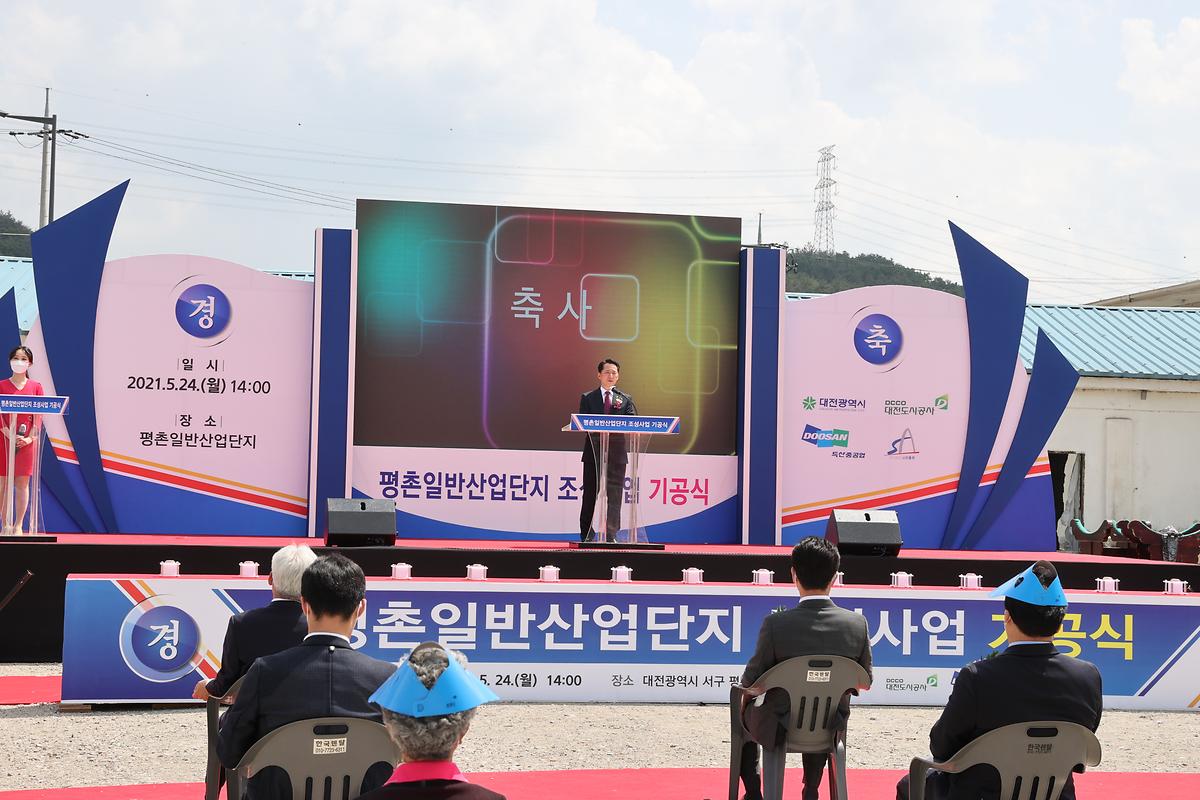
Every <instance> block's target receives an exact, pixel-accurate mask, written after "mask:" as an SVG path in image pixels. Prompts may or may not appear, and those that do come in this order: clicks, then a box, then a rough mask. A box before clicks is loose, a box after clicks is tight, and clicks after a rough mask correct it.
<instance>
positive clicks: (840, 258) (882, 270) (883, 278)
mask: <svg viewBox="0 0 1200 800" xmlns="http://www.w3.org/2000/svg"><path fill="white" fill-rule="evenodd" d="M786 281H787V283H786V286H787V290H788V291H789V292H804V293H811V294H832V293H833V292H840V291H842V290H844V289H857V288H858V287H860V286H888V285H892V286H894V285H899V286H922V287H925V288H927V289H937V290H938V291H941V292H949V293H950V294H956V295H959V296H961V295H962V293H963V288H962V286H960V285H959V284H957V283H955V282H954V281H948V280H944V279H942V278H935V277H933V276H931V275H929V273H927V272H922V271H921V270H919V269H912V268H911V267H906V266H904V265H903V264H897V263H896V262H895V261H893V260H892V259H890V258H887V257H885V256H880V255H874V254H868V253H862V254H860V255H857V256H852V255H850V254H849V253H846V252H841V253H818V252H816V251H814V250H813V249H812V248H811V247H804V248H799V249H791V250H788V252H787V278H786Z"/></svg>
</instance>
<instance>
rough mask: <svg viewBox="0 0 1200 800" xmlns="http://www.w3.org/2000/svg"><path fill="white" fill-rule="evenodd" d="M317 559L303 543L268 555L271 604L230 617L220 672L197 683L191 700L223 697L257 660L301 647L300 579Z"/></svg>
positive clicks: (303, 628)
mask: <svg viewBox="0 0 1200 800" xmlns="http://www.w3.org/2000/svg"><path fill="white" fill-rule="evenodd" d="M316 560H317V554H316V553H314V552H313V551H312V549H311V548H310V547H309V546H308V545H305V544H289V545H288V546H287V547H284V548H282V549H280V550H276V551H275V555H273V556H271V574H270V575H269V576H268V577H267V582H268V583H269V584H271V602H270V603H268V604H267V605H265V606H263V607H262V608H252V609H250V610H249V611H243V612H242V613H240V614H234V615H233V616H232V617H230V618H229V627H228V628H226V629H225V645H224V646H223V647H222V649H221V669H220V670H218V671H217V676H216V677H215V678H213V679H212V680H211V681H210V680H202V681H200V682H199V683H197V684H196V688H195V689H193V690H192V697H194V698H196V699H197V700H207V699H208V698H209V696H210V695H211V696H212V697H224V696H225V693H226V692H227V691H229V687H230V686H233V684H235V683H236V682H237V680H238V678H240V677H242V676H243V675H245V674H246V671H247V670H248V669H250V665H251V664H253V663H254V660H255V659H256V658H258V657H259V656H269V655H271V654H272V653H278V652H279V651H280V650H286V649H288V648H289V647H295V646H296V645H298V644H300V642H301V640H302V639H304V634H306V633H308V620H307V619H305V617H304V611H303V609H301V608H300V577H301V576H302V575H304V570H306V569H308V565H309V564H311V563H312V562H314V561H316Z"/></svg>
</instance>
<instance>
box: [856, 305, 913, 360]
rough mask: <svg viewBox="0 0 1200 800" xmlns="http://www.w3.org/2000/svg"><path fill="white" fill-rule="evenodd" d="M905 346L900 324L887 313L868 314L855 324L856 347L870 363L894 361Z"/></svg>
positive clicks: (860, 354)
mask: <svg viewBox="0 0 1200 800" xmlns="http://www.w3.org/2000/svg"><path fill="white" fill-rule="evenodd" d="M903 346H904V334H903V333H902V332H901V331H900V325H899V324H897V322H896V320H894V319H892V318H891V317H889V316H888V315H887V314H868V315H867V316H865V317H863V318H862V319H861V320H859V321H858V324H857V325H855V326H854V349H855V350H856V351H857V352H858V354H859V356H861V357H862V359H863V361H866V362H868V363H870V364H888V363H890V362H892V361H894V360H895V359H896V356H898V355H900V350H901V348H902V347H903Z"/></svg>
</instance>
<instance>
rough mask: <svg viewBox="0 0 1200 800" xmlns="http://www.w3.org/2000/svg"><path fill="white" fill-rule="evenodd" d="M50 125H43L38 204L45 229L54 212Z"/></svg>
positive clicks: (39, 214) (47, 114)
mask: <svg viewBox="0 0 1200 800" xmlns="http://www.w3.org/2000/svg"><path fill="white" fill-rule="evenodd" d="M43 116H44V118H45V119H47V120H49V119H50V87H49V86H47V87H46V113H45V114H44V115H43ZM50 138H51V137H50V123H49V122H43V123H42V193H41V202H40V203H39V204H38V227H39V228H44V227H46V226H47V225H49V224H50V219H51V217H52V216H53V214H54V212H53V210H52V209H51V205H50V204H51V200H50V150H51V147H50Z"/></svg>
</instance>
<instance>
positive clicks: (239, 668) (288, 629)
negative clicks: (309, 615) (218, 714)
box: [208, 600, 308, 697]
mask: <svg viewBox="0 0 1200 800" xmlns="http://www.w3.org/2000/svg"><path fill="white" fill-rule="evenodd" d="M307 633H308V620H306V619H305V618H304V612H303V611H302V610H301V609H300V601H299V600H272V601H271V602H270V603H268V604H267V605H265V606H263V607H262V608H252V609H250V610H249V611H243V612H242V613H241V614H235V615H233V616H232V617H230V618H229V627H228V628H226V630H225V644H224V646H223V647H222V649H221V669H220V670H219V671H218V672H217V676H216V677H215V678H213V679H212V680H211V681H209V682H208V693H209V694H211V695H212V696H213V697H222V696H224V694H225V693H226V692H227V691H229V687H230V686H232V685H233V684H234V683H235V682H237V679H238V678H240V677H242V676H243V675H245V674H246V671H247V670H248V669H250V665H251V664H253V663H254V659H256V658H261V657H262V656H269V655H271V654H273V653H278V652H279V651H280V650H287V649H288V648H289V647H295V646H296V645H298V644H300V642H301V641H303V639H304V636H305V635H306V634H307Z"/></svg>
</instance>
